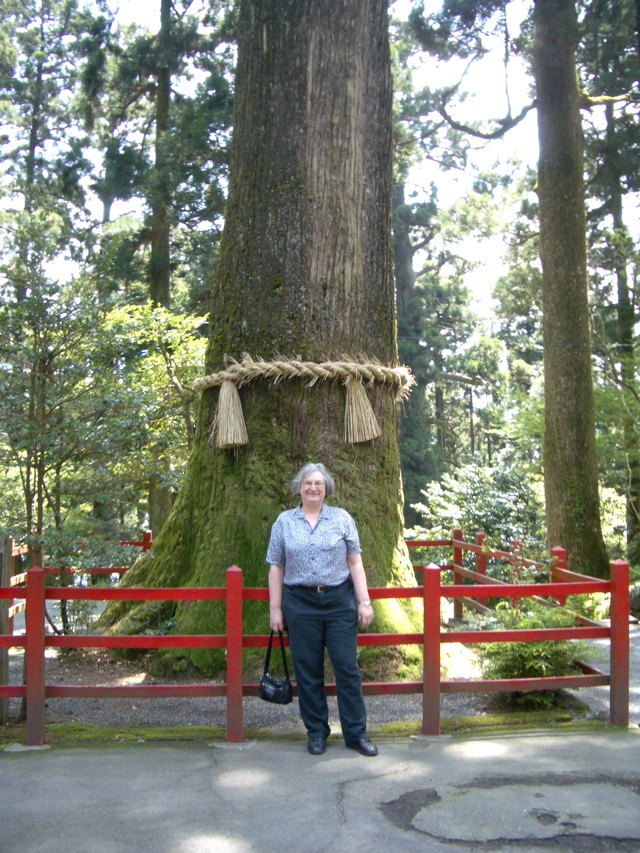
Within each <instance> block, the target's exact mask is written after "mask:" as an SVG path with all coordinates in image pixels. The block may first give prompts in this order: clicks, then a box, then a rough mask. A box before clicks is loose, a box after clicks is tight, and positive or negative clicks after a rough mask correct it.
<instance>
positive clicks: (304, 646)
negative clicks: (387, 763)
mask: <svg viewBox="0 0 640 853" xmlns="http://www.w3.org/2000/svg"><path fill="white" fill-rule="evenodd" d="M291 491H292V492H293V494H294V495H300V501H301V502H300V504H299V506H297V507H296V508H295V509H290V510H286V511H285V512H282V513H280V515H279V516H278V518H277V519H276V520H275V522H274V524H273V527H272V529H271V540H270V542H269V549H268V551H267V563H269V564H270V569H269V602H270V623H271V628H272V630H273V631H282V630H283V629H284V628H286V630H287V632H288V634H289V646H290V648H291V657H292V660H293V668H294V671H295V675H296V683H297V685H298V701H299V705H300V715H301V717H302V721H303V722H304V724H305V726H306V728H307V733H308V749H309V752H310V753H311V754H312V755H321V754H322V753H323V752H324V751H325V748H326V740H327V737H328V736H329V734H330V731H331V730H330V728H329V710H328V707H327V698H326V695H325V691H324V650H325V647H326V649H327V650H328V652H329V658H330V660H331V664H332V666H333V671H334V673H335V679H336V692H337V696H338V712H339V714H340V724H341V726H342V735H343V737H344V741H345V744H346V746H348V747H349V748H350V749H356V750H357V751H358V752H360V753H361V754H362V755H368V756H373V755H377V754H378V750H377V748H376V746H375V745H374V744H373V743H371V741H370V740H369V738H368V737H367V734H366V725H367V718H366V711H365V707H364V699H363V697H362V683H361V679H360V671H359V669H358V662H357V644H358V624H360V626H361V627H363V628H366V627H367V626H368V625H369V624H370V623H371V620H372V619H373V610H372V608H371V601H370V600H369V593H368V590H367V578H366V576H365V572H364V566H363V565H362V558H361V556H360V550H361V549H360V541H359V539H358V531H357V530H356V525H355V522H354V520H353V519H352V518H351V516H350V515H349V513H348V512H345V510H343V509H339V508H337V507H331V506H327V505H326V504H325V502H324V499H325V498H326V497H328V496H329V495H331V494H333V491H334V483H333V478H332V476H331V474H330V473H329V472H328V471H327V469H326V468H325V467H324V465H321V464H320V463H315V462H311V463H309V464H308V465H305V466H304V467H303V468H302V469H301V470H300V471H299V472H298V473H297V475H296V476H295V477H294V478H293V480H292V482H291Z"/></svg>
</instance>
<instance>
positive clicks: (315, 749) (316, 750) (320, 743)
mask: <svg viewBox="0 0 640 853" xmlns="http://www.w3.org/2000/svg"><path fill="white" fill-rule="evenodd" d="M326 748H327V739H326V737H325V736H324V735H310V736H309V742H308V743H307V749H308V750H309V752H310V753H311V755H322V753H323V752H324V751H325V749H326Z"/></svg>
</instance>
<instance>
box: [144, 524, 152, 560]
mask: <svg viewBox="0 0 640 853" xmlns="http://www.w3.org/2000/svg"><path fill="white" fill-rule="evenodd" d="M152 545H153V533H152V531H151V530H143V531H142V553H143V554H146V552H147V551H149V550H150V549H151V546H152Z"/></svg>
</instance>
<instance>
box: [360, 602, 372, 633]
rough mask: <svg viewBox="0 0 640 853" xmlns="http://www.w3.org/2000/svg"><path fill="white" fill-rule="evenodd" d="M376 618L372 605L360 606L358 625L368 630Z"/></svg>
mask: <svg viewBox="0 0 640 853" xmlns="http://www.w3.org/2000/svg"><path fill="white" fill-rule="evenodd" d="M374 616H375V613H374V612H373V607H372V606H371V605H370V604H358V624H359V625H360V627H361V628H368V627H369V625H371V623H372V622H373V617H374Z"/></svg>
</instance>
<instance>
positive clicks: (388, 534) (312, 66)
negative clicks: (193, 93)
mask: <svg viewBox="0 0 640 853" xmlns="http://www.w3.org/2000/svg"><path fill="white" fill-rule="evenodd" d="M387 26H388V24H387V4H386V2H385V0H309V2H306V3H300V2H298V0H243V2H241V3H240V9H239V22H238V34H239V40H238V66H237V76H236V105H235V120H234V137H233V158H232V164H231V172H230V186H229V200H228V204H227V210H226V217H225V230H224V234H223V238H222V244H221V250H220V257H219V261H218V265H217V268H216V271H215V275H214V279H213V288H212V310H211V324H210V328H211V332H210V340H209V347H208V352H207V359H206V361H207V365H206V372H207V373H211V372H214V371H216V370H219V369H220V368H221V367H222V366H223V362H224V359H225V356H233V357H235V358H239V357H241V356H242V354H243V353H245V352H247V353H249V354H250V355H251V356H253V357H254V358H264V359H271V358H273V357H274V356H276V355H278V354H280V355H283V356H289V357H292V356H299V357H301V358H302V360H308V361H316V362H320V361H327V360H332V359H340V358H342V357H343V356H345V355H347V356H351V357H355V356H359V355H362V356H364V357H365V358H366V359H367V360H372V359H378V360H379V361H381V362H383V363H385V364H388V365H391V366H395V365H396V364H397V342H396V331H395V310H394V286H393V272H392V253H391V234H390V213H391V194H392V183H391V94H392V90H391V74H390V65H389V47H388V32H387ZM240 393H241V399H242V404H243V409H244V415H245V420H246V424H247V431H248V435H249V444H248V445H246V446H244V447H241V448H239V449H236V450H223V449H218V448H215V447H212V446H211V444H210V442H209V440H208V437H207V434H208V431H209V425H210V423H211V420H212V417H213V414H214V411H215V407H216V404H217V397H218V390H217V389H211V390H209V391H206V392H205V393H204V395H203V400H202V405H201V411H200V418H199V425H198V434H197V436H196V440H195V444H194V450H193V453H192V457H191V460H190V463H189V467H188V472H187V477H186V483H185V486H184V487H183V490H182V492H181V493H180V495H179V497H178V499H177V501H176V504H175V506H174V509H173V512H172V515H171V516H170V518H169V520H168V521H167V523H166V525H165V528H164V530H163V532H162V534H161V536H160V538H159V539H158V540H157V541H155V542H154V547H153V550H152V552H151V558H150V559H147V560H146V561H143V562H142V563H141V564H140V565H139V566H138V567H137V568H136V569H134V571H133V573H132V574H131V577H128V580H127V582H128V583H141V582H145V583H146V582H153V583H162V584H165V585H173V584H177V585H180V584H183V585H197V586H199V585H216V586H217V585H221V584H223V583H224V572H225V570H226V569H227V567H228V566H230V565H232V564H236V565H239V566H240V567H241V568H242V569H243V570H244V572H245V575H244V578H245V583H246V584H247V585H250V586H251V585H254V586H265V585H266V564H265V563H264V557H265V553H266V547H267V542H268V537H269V531H270V528H271V524H272V523H273V521H274V519H275V517H276V516H277V514H278V513H279V512H280V511H281V510H282V509H285V508H287V507H291V506H293V505H294V504H295V500H294V499H293V498H292V496H291V495H290V493H289V489H288V484H289V482H290V480H291V477H292V475H293V474H294V473H295V472H296V470H297V469H298V468H299V467H300V466H301V465H302V464H304V463H305V462H308V461H309V460H312V461H322V462H324V463H325V464H326V465H327V466H328V467H329V468H330V469H331V470H332V471H333V473H334V474H335V476H336V480H337V493H336V496H335V499H332V501H333V502H334V503H335V504H337V505H340V506H344V507H345V508H346V509H347V510H348V511H349V512H351V513H352V515H353V516H354V518H355V520H356V523H357V524H358V528H359V532H360V537H361V544H362V547H363V552H364V553H363V557H364V562H365V566H366V568H367V572H368V577H369V583H370V584H371V585H372V586H377V585H385V584H387V583H392V584H404V583H409V584H411V585H413V584H414V583H415V580H414V576H413V572H412V571H411V569H410V562H409V558H408V552H407V549H406V546H405V545H404V541H403V518H402V487H401V481H400V466H399V456H398V440H397V417H396V405H395V401H394V396H393V393H392V392H391V391H390V390H389V389H388V388H386V387H384V386H380V385H377V384H376V385H374V387H373V388H371V389H368V394H369V398H370V400H371V403H372V406H373V409H374V412H375V414H376V417H377V419H378V421H379V423H380V426H381V428H382V435H381V436H380V437H379V438H377V439H375V440H374V441H369V442H365V443H360V444H355V445H354V444H346V443H345V441H344V439H343V426H344V408H345V391H344V388H343V386H342V384H341V383H339V382H319V383H318V384H316V385H314V386H312V387H309V386H308V385H307V384H305V383H304V382H303V381H302V380H298V379H291V380H290V379H285V380H282V381H281V382H279V383H277V384H274V383H271V382H267V381H266V380H256V381H253V382H251V383H250V384H248V385H246V386H244V387H243V388H242V389H241V392H240ZM407 612H408V613H409V614H413V613H414V612H415V611H414V609H413V608H412V607H411V606H409V607H407V608H406V610H405V609H402V608H400V607H399V606H398V605H397V604H396V603H395V602H389V603H386V602H384V603H380V604H378V605H377V613H378V622H377V625H376V627H377V629H378V630H383V624H387V625H390V624H392V623H393V624H395V625H396V626H398V625H399V624H405V625H407V626H408V625H409V624H410V622H409V620H408V618H407ZM245 613H246V625H245V627H247V626H251V629H252V630H255V629H256V628H259V627H260V626H262V627H266V625H267V624H268V615H267V611H266V608H265V606H264V603H263V602H246V609H245ZM221 614H222V610H221V609H220V610H219V611H216V609H215V608H214V607H212V606H211V605H210V604H207V605H206V606H200V605H199V604H198V603H195V602H194V603H193V604H192V605H191V606H189V607H183V608H179V610H178V613H177V628H178V629H179V630H180V631H184V632H186V633H191V632H200V631H205V630H220V629H221V628H222V630H224V625H223V622H222V615H221ZM121 615H122V610H116V608H111V611H110V618H111V619H113V618H114V617H116V618H117V617H119V616H121ZM151 615H152V614H151ZM149 618H150V611H149V610H148V609H147V610H146V611H144V610H140V609H139V610H138V611H135V612H134V613H133V614H130V615H129V616H127V617H126V618H125V619H123V620H122V622H121V623H120V627H122V628H125V629H129V630H134V629H136V627H139V626H140V625H141V624H142V623H144V622H147V621H148V620H149ZM191 660H192V661H193V662H194V663H195V664H196V665H197V666H199V667H201V668H205V669H206V668H209V667H210V666H211V665H212V664H213V665H215V663H216V660H217V659H216V653H215V652H208V651H201V650H196V651H194V652H193V654H192V655H191Z"/></svg>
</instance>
